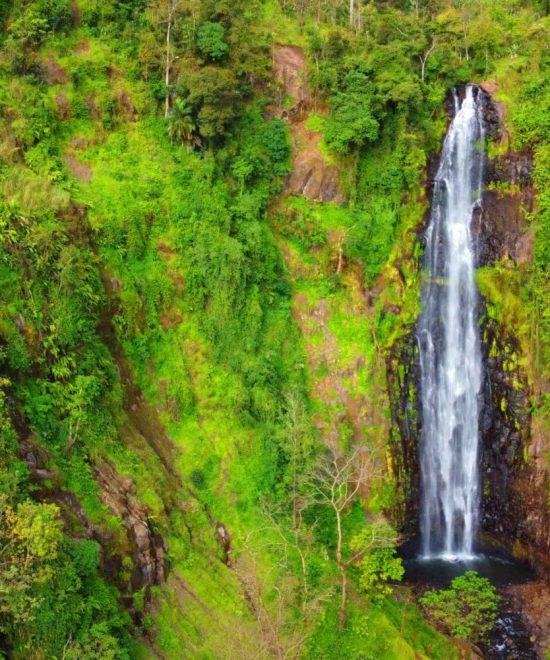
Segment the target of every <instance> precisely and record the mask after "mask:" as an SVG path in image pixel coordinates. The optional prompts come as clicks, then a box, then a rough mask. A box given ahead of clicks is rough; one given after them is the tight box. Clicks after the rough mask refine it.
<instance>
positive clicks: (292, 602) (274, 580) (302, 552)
mask: <svg viewBox="0 0 550 660" xmlns="http://www.w3.org/2000/svg"><path fill="white" fill-rule="evenodd" d="M264 513H266V515H267V518H268V526H266V527H264V528H262V529H258V530H255V531H254V532H251V533H249V534H248V535H247V537H246V538H245V540H244V544H243V545H244V551H243V552H241V554H240V556H239V558H238V560H237V562H236V563H235V565H234V570H235V572H236V574H237V576H238V578H239V581H240V583H241V586H242V588H243V591H244V593H245V597H246V601H247V603H248V605H249V608H250V610H251V612H252V614H253V615H254V617H255V619H256V621H257V623H258V625H259V628H260V630H261V633H262V640H263V650H264V651H265V652H266V653H267V655H268V656H269V657H275V658H280V659H283V658H299V657H301V655H302V651H303V648H304V645H305V642H306V641H307V639H308V637H309V635H310V634H311V631H312V630H313V628H314V627H315V625H316V624H317V622H318V621H319V615H320V613H321V611H322V607H323V604H324V603H325V602H326V601H328V600H329V599H330V597H331V595H332V592H331V591H330V590H324V591H323V590H315V593H314V592H313V591H310V590H309V589H308V586H307V574H306V564H305V561H306V554H307V552H309V548H310V547H312V546H310V545H308V546H307V547H306V546H304V547H303V548H302V547H301V546H300V545H296V544H295V543H294V537H293V535H292V534H289V533H288V531H287V527H286V526H283V525H281V524H280V523H279V522H278V521H277V518H276V517H275V516H274V515H273V512H271V511H269V509H268V508H265V509H264ZM304 541H305V539H304ZM265 550H268V551H269V553H270V554H271V555H272V556H275V557H277V561H276V562H275V564H274V565H273V566H272V567H271V569H270V570H268V571H265V567H262V565H261V563H260V562H258V560H257V557H258V556H261V554H263V553H264V552H265ZM294 553H298V555H299V556H300V560H301V562H302V573H303V575H302V579H301V580H297V579H296V576H295V574H294V572H293V570H292V566H293V561H292V555H293V554H294ZM300 582H301V586H300ZM297 606H298V607H299V608H300V615H301V616H300V618H299V619H293V618H292V617H289V613H291V612H292V611H293V610H294V609H295V608H296V607H297Z"/></svg>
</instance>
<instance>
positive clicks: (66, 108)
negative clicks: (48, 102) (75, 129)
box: [55, 94, 71, 121]
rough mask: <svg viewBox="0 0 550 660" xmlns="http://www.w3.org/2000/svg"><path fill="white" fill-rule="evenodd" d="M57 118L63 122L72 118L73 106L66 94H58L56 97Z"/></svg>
mask: <svg viewBox="0 0 550 660" xmlns="http://www.w3.org/2000/svg"><path fill="white" fill-rule="evenodd" d="M55 105H56V108H57V116H58V117H59V119H60V120H61V121H67V120H68V119H70V118H71V104H70V102H69V99H68V98H67V97H66V96H65V94H57V95H56V97H55Z"/></svg>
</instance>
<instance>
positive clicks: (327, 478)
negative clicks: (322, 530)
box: [302, 447, 375, 630]
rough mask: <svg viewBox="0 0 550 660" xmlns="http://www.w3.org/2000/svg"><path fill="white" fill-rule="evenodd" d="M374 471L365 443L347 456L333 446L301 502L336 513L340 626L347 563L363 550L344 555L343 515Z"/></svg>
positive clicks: (343, 616)
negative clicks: (346, 556) (326, 508)
mask: <svg viewBox="0 0 550 660" xmlns="http://www.w3.org/2000/svg"><path fill="white" fill-rule="evenodd" d="M374 471H375V468H374V464H373V460H372V457H371V454H370V452H369V451H368V449H366V448H365V447H357V448H356V449H355V450H354V451H353V452H352V453H351V454H350V455H349V456H347V457H345V456H341V455H340V454H339V452H338V451H337V450H336V448H332V449H330V450H327V451H326V452H325V453H324V454H323V455H322V456H321V458H320V459H319V460H318V462H317V464H316V465H315V466H314V468H313V470H312V473H311V475H310V476H309V477H308V478H307V479H306V482H305V484H304V485H305V487H304V491H305V492H306V493H307V495H304V497H303V500H302V502H303V506H304V507H305V508H307V507H309V506H312V505H321V506H327V507H329V508H330V509H331V510H332V512H333V513H334V522H335V526H336V562H337V564H338V569H339V571H340V586H341V596H340V611H339V617H338V619H339V621H338V625H339V629H340V630H343V629H344V627H345V625H346V604H347V585H348V577H347V571H348V567H349V565H350V564H351V563H352V562H353V561H355V560H356V559H357V558H358V557H359V556H360V554H361V551H358V552H356V553H355V554H354V555H353V556H352V557H349V558H347V559H346V558H345V557H344V528H343V518H344V514H345V512H346V510H347V509H348V508H349V507H350V506H351V504H352V502H353V501H354V500H355V498H356V497H358V496H359V494H360V493H364V491H365V489H366V488H367V487H368V484H369V482H370V480H371V478H372V477H373V474H374Z"/></svg>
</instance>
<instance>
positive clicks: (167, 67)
mask: <svg viewBox="0 0 550 660" xmlns="http://www.w3.org/2000/svg"><path fill="white" fill-rule="evenodd" d="M171 33H172V8H171V7H169V9H168V24H167V26H166V64H165V69H164V84H165V85H166V97H165V99H164V118H165V119H168V113H169V112H170V68H171V66H172V62H171V59H170V37H171Z"/></svg>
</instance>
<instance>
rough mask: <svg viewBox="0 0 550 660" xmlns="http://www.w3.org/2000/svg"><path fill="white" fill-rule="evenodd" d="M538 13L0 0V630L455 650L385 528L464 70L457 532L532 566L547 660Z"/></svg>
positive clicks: (516, 0)
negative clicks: (477, 197)
mask: <svg viewBox="0 0 550 660" xmlns="http://www.w3.org/2000/svg"><path fill="white" fill-rule="evenodd" d="M549 12H550V7H549V6H548V2H546V0H539V1H538V2H537V1H535V0H533V1H527V0H525V1H524V0H507V2H506V3H502V2H499V1H498V0H475V1H474V0H471V1H470V0H460V1H458V0H433V1H432V0H416V1H414V2H412V1H411V2H405V1H404V0H403V1H402V2H401V1H399V0H391V1H390V0H387V1H382V0H379V1H371V2H361V1H360V0H356V2H355V3H354V2H352V3H351V4H350V3H347V2H346V3H344V2H339V1H336V0H327V1H326V2H313V0H311V1H310V0H285V1H283V0H281V1H280V2H279V0H248V1H247V0H233V1H232V2H228V1H226V0H76V1H74V2H71V1H70V0H22V1H20V2H11V1H10V0H0V17H1V20H2V23H3V25H4V29H3V32H2V35H1V39H0V81H1V87H2V93H1V98H0V150H1V151H0V189H1V195H0V282H1V284H0V291H1V294H0V295H1V306H0V655H1V654H2V653H3V654H4V655H5V656H6V657H10V658H11V657H13V658H21V659H22V658H37V659H42V658H44V659H46V658H48V659H49V658H64V659H66V660H67V659H69V658H74V659H76V658H79V659H80V658H98V659H99V658H101V659H105V658H113V659H115V658H117V659H118V658H121V659H122V658H166V659H172V658H173V659H176V658H216V659H217V658H220V659H221V658H228V659H232V658H271V657H275V658H298V657H303V658H312V659H313V658H315V659H318V658H331V659H332V658H357V659H359V658H371V657H378V658H388V659H390V658H395V659H400V660H401V659H403V658H411V659H413V658H445V659H447V658H451V657H457V658H459V657H473V656H470V654H471V653H472V652H474V651H473V649H474V647H473V646H472V645H471V644H470V642H474V641H477V640H472V639H470V641H469V642H468V641H466V640H464V639H457V635H454V636H453V635H452V634H451V632H452V631H450V630H449V629H448V628H446V627H445V625H441V623H439V624H438V621H437V618H434V617H433V616H430V614H429V612H428V611H427V610H426V608H423V607H422V606H421V605H420V604H419V602H418V600H417V595H418V593H417V590H416V589H415V588H413V587H411V585H410V584H409V583H408V582H406V581H405V582H402V577H403V567H402V562H401V559H400V558H399V555H398V551H397V550H398V547H399V546H400V545H402V544H403V543H404V542H405V541H407V540H408V539H409V538H410V537H411V536H412V535H414V534H415V533H416V531H417V528H418V511H417V508H418V497H417V495H418V457H417V454H416V450H415V448H414V447H415V446H416V445H415V443H416V439H417V438H418V436H419V434H420V430H419V426H418V424H419V422H418V419H417V418H416V415H415V410H414V409H413V408H414V405H416V404H414V401H416V396H417V394H416V388H417V385H416V381H415V378H414V377H413V375H412V374H413V362H414V351H415V348H414V346H413V344H414V341H413V340H412V339H411V338H412V337H414V326H415V323H416V321H417V319H418V316H419V313H420V306H421V287H422V284H423V281H424V280H425V273H423V272H422V261H421V258H422V251H423V243H422V240H423V238H422V237H423V233H424V229H425V226H426V222H427V215H428V208H429V199H430V195H431V192H432V187H433V177H434V172H435V167H436V163H437V158H438V154H439V152H440V149H441V143H442V140H443V137H444V135H445V132H446V129H447V126H448V123H449V116H450V112H451V111H450V106H449V98H450V97H449V90H451V89H452V88H453V87H455V86H456V85H459V86H460V85H462V84H464V83H466V82H472V83H475V84H478V85H480V86H481V88H482V89H483V90H484V92H485V93H487V95H488V98H490V99H491V101H490V108H491V112H492V115H491V116H489V115H488V120H487V121H488V126H489V135H488V144H489V146H488V149H487V155H488V158H489V161H488V162H489V165H488V174H487V183H486V188H487V189H486V191H484V195H485V197H484V199H485V200H486V201H485V209H486V216H485V220H483V219H482V221H481V222H482V225H481V228H480V230H479V233H480V235H481V236H482V238H483V245H484V246H485V247H484V249H485V250H486V251H485V252H484V253H483V254H482V259H481V262H480V263H481V265H482V267H481V268H479V269H478V273H477V278H478V286H479V290H480V293H481V295H482V297H483V309H484V311H483V342H484V347H485V348H484V350H485V351H486V354H487V359H488V360H492V362H490V369H489V371H490V373H491V375H490V377H489V378H488V382H489V383H492V382H493V381H494V382H498V383H500V385H499V386H498V387H497V388H495V387H493V388H492V389H491V388H490V385H488V386H487V388H488V389H487V390H486V391H485V392H484V393H483V394H482V396H483V397H485V399H486V401H487V406H492V407H494V409H495V410H497V411H500V412H499V414H498V415H497V416H495V415H493V416H491V418H490V420H489V421H487V424H486V429H485V431H483V433H484V434H485V435H483V442H484V443H485V446H486V450H485V453H484V454H483V469H484V474H485V475H486V476H484V482H483V490H484V497H485V500H484V507H485V508H484V510H483V514H482V527H483V533H484V534H486V536H487V538H491V542H495V540H497V541H498V542H499V544H500V545H502V547H503V548H505V549H506V550H507V551H509V552H510V553H512V554H514V556H515V557H517V558H521V559H528V560H529V561H530V562H531V564H532V565H533V567H534V569H535V570H536V572H537V574H538V576H539V580H538V582H537V583H536V589H537V590H538V591H537V594H539V595H538V596H537V599H534V598H530V597H529V596H528V595H527V597H526V595H525V594H524V593H523V592H522V589H525V588H524V587H521V588H519V591H517V593H516V592H515V593H514V595H513V598H514V599H515V600H514V602H515V603H517V608H518V611H519V610H521V614H522V616H523V618H524V621H525V622H526V625H527V626H528V627H529V630H530V635H531V636H532V637H534V639H535V641H534V642H533V644H534V647H536V653H538V654H539V656H533V657H544V656H543V655H542V654H543V653H544V652H545V650H547V649H548V648H550V640H549V639H548V636H549V634H550V633H549V629H548V628H550V622H547V624H548V625H546V623H545V622H544V619H543V614H542V612H544V611H546V610H547V609H548V608H547V607H546V605H545V603H547V600H546V599H547V598H549V596H548V585H547V582H546V580H548V579H549V578H550V532H549V529H550V525H549V522H550V511H549V508H548V502H549V497H550V477H549V473H550V462H549V459H548V457H549V456H550V398H549V389H548V383H549V380H550V316H549V314H548V305H549V284H548V266H549V255H550V235H549V232H550V196H549V192H548V190H550V17H549V16H548V14H549ZM484 212H485V211H484ZM487 219H488V220H487ZM411 402H413V403H411ZM488 419H489V418H488ZM533 588H535V587H533ZM522 593H523V595H522ZM510 597H512V596H510ZM522 599H523V601H522ZM535 602H536V603H537V605H533V603H535ZM537 626H538V627H537ZM458 637H459V636H458ZM481 646H482V647H483V644H481ZM483 648H485V647H483Z"/></svg>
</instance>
